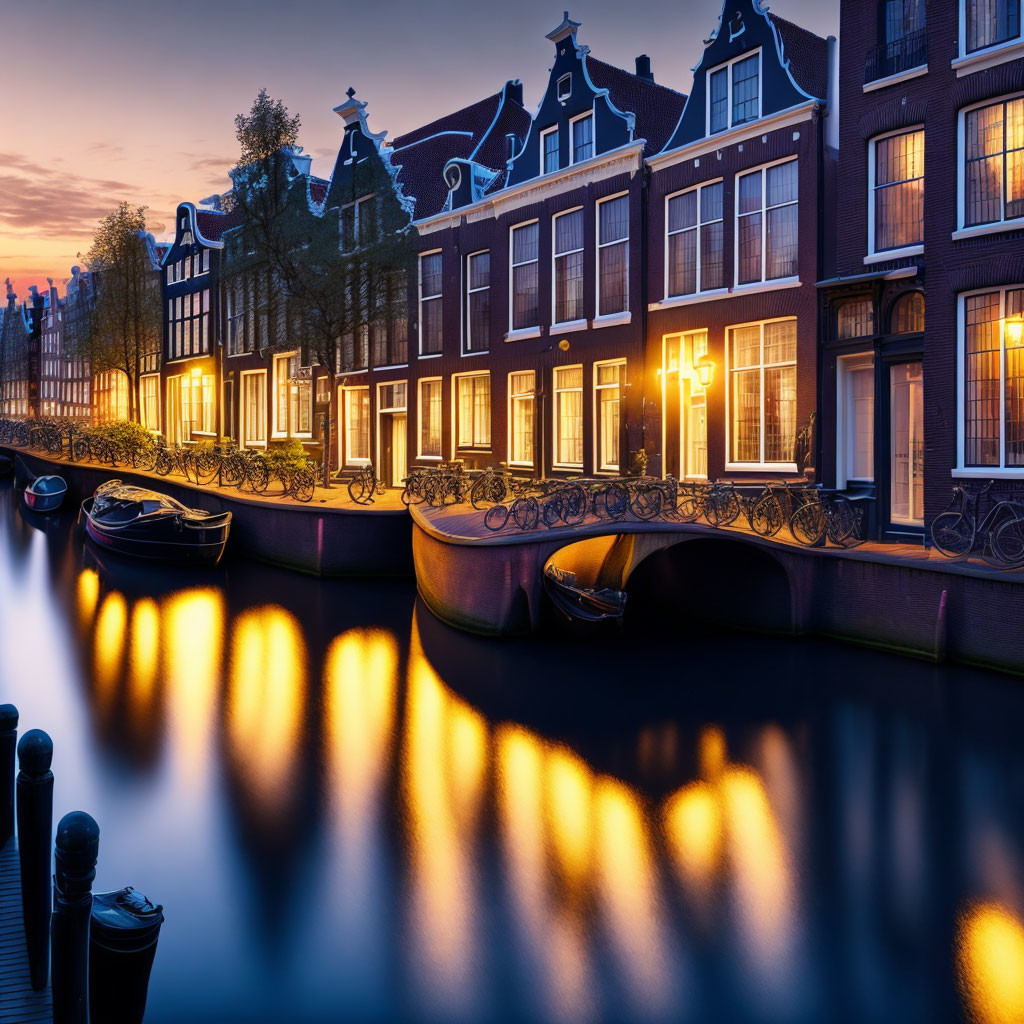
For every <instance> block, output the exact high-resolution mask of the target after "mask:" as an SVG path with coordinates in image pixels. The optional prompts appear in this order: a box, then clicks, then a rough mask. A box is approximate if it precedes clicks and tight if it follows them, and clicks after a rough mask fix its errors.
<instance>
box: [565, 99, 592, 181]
mask: <svg viewBox="0 0 1024 1024" xmlns="http://www.w3.org/2000/svg"><path fill="white" fill-rule="evenodd" d="M588 117H589V118H590V119H591V122H590V149H591V153H590V156H587V157H584V158H583V159H582V160H577V159H576V122H577V121H582V120H584V119H585V118H588ZM595 156H597V116H596V115H595V114H594V108H593V106H591V107H590V108H589V109H588V110H584V111H583V113H582V114H577V115H576V116H575V117H570V118H569V163H568V164H567V165H566V166H568V167H572V165H573V164H583V163H586V162H587V161H588V160H592V159H593V158H594V157H595Z"/></svg>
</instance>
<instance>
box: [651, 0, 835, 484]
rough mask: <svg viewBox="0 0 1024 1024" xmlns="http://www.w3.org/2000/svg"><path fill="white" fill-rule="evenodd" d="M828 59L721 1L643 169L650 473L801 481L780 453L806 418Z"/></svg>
mask: <svg viewBox="0 0 1024 1024" xmlns="http://www.w3.org/2000/svg"><path fill="white" fill-rule="evenodd" d="M836 60H837V53H836V43H835V40H834V39H831V38H830V39H828V40H826V39H822V38H820V37H818V36H815V35H813V34H812V33H810V32H807V31H805V30H804V29H802V28H799V27H798V26H796V25H794V24H792V23H790V22H788V21H786V20H785V19H783V18H780V17H777V16H775V15H774V14H769V13H768V11H767V9H766V8H765V7H763V6H762V5H761V3H760V2H759V0H728V2H726V3H725V4H724V5H723V9H722V14H721V17H720V19H719V24H718V26H717V28H716V29H715V31H714V32H712V34H711V36H710V37H709V38H708V39H707V40H706V42H705V49H704V52H703V54H702V55H701V58H700V60H699V62H698V64H697V66H696V68H694V71H693V87H692V90H691V92H690V96H689V98H688V100H687V102H686V107H685V109H684V110H683V112H682V115H681V116H680V117H679V120H678V123H677V124H676V126H675V128H674V130H673V131H672V132H671V133H670V137H669V139H668V140H667V142H666V144H665V145H664V147H663V149H662V150H661V151H660V152H659V153H657V154H656V155H654V156H652V157H651V158H650V159H649V160H648V166H649V167H650V171H651V183H650V201H649V216H648V238H649V248H648V261H647V282H646V284H647V295H648V307H647V310H648V328H647V338H648V355H647V371H648V381H649V382H650V385H649V387H648V398H649V400H650V412H651V417H650V422H649V423H648V424H647V428H648V430H647V434H648V445H647V446H648V450H649V454H650V456H651V470H652V471H653V472H657V473H662V474H672V475H674V476H676V477H677V478H680V479H693V480H704V479H710V480H714V479H716V478H718V477H723V476H730V477H733V478H736V479H739V480H743V479H754V478H765V477H769V478H771V477H779V476H783V477H785V476H791V477H792V476H796V475H802V474H803V472H804V469H805V465H803V464H802V462H801V463H798V456H797V454H796V451H795V447H796V438H797V433H798V431H799V430H800V429H801V428H805V429H806V428H807V426H808V425H809V423H810V421H811V419H812V416H814V415H815V414H816V408H817V391H816V381H817V326H818V325H817V291H816V287H815V286H816V283H817V281H818V280H819V279H820V278H821V277H823V276H824V268H823V256H822V241H823V233H824V231H825V229H826V215H825V184H826V180H827V175H828V174H829V173H830V168H831V167H832V166H833V165H834V161H835V150H836V145H837V141H838V135H837V126H836V121H837V111H836V109H835V106H834V103H833V90H832V86H831V69H833V68H834V65H835V62H836ZM655 381H656V382H657V384H655V383H654V382H655ZM658 413H660V415H658ZM659 425H660V437H658V436H657V435H658V433H659V431H658V426H659ZM652 434H654V435H655V436H654V437H653V438H652V437H651V435H652Z"/></svg>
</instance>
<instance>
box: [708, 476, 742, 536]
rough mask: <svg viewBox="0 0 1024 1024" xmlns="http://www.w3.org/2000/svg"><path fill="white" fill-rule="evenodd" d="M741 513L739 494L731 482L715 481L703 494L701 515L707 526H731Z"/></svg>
mask: <svg viewBox="0 0 1024 1024" xmlns="http://www.w3.org/2000/svg"><path fill="white" fill-rule="evenodd" d="M742 511H743V504H742V502H741V501H740V495H739V492H738V491H737V490H736V485H735V484H734V483H733V482H732V481H731V480H716V481H715V482H714V483H713V484H711V486H710V487H708V489H707V490H706V491H705V492H704V496H703V502H702V508H701V514H702V515H703V516H704V520H705V522H707V524H708V525H709V526H715V527H720V526H731V525H732V524H733V523H734V522H736V520H737V519H738V518H739V516H740V512H742Z"/></svg>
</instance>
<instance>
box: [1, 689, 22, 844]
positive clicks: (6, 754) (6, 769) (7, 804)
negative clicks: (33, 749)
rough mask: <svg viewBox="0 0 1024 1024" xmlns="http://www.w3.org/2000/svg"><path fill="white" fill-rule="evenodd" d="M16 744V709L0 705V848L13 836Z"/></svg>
mask: <svg viewBox="0 0 1024 1024" xmlns="http://www.w3.org/2000/svg"><path fill="white" fill-rule="evenodd" d="M17 743H18V709H17V708H16V707H15V706H14V705H13V704H0V785H2V786H3V793H0V847H3V846H5V845H6V844H7V841H8V840H9V839H11V838H12V837H13V836H14V748H15V747H16V746H17Z"/></svg>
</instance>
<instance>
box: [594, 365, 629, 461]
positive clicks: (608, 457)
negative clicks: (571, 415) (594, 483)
mask: <svg viewBox="0 0 1024 1024" xmlns="http://www.w3.org/2000/svg"><path fill="white" fill-rule="evenodd" d="M625 372H626V363H625V360H617V361H616V362H613V363H612V362H609V363H596V364H595V365H594V389H595V391H596V398H595V404H596V406H597V468H598V469H600V470H613V469H618V468H619V427H620V415H621V414H620V398H621V388H622V383H623V377H624V376H625Z"/></svg>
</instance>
